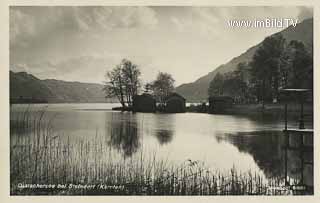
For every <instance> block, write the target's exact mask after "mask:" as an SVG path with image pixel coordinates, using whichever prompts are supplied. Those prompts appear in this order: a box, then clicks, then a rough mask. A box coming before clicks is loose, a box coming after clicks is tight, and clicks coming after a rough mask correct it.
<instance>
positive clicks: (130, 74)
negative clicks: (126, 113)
mask: <svg viewBox="0 0 320 203" xmlns="http://www.w3.org/2000/svg"><path fill="white" fill-rule="evenodd" d="M140 75H141V72H140V70H139V69H138V67H137V65H135V64H133V63H132V62H131V61H129V60H127V59H123V60H122V61H121V63H120V64H119V65H117V66H116V67H115V68H114V69H112V70H111V71H107V73H106V82H105V86H104V91H105V93H106V97H107V98H114V97H117V99H118V100H119V102H120V103H121V105H122V107H126V106H132V98H133V96H134V95H136V94H138V91H139V88H140V84H141V82H140Z"/></svg>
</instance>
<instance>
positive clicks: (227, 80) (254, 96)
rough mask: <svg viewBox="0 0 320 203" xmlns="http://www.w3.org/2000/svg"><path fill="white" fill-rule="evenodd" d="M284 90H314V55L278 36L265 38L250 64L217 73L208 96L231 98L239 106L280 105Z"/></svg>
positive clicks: (300, 45) (301, 44)
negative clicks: (243, 104)
mask: <svg viewBox="0 0 320 203" xmlns="http://www.w3.org/2000/svg"><path fill="white" fill-rule="evenodd" d="M283 88H306V89H311V90H312V89H313V53H312V50H311V52H309V51H308V50H307V49H306V47H305V45H304V44H303V43H302V42H300V41H295V40H293V41H290V42H287V41H286V40H285V38H283V36H282V35H281V34H278V35H274V36H271V37H267V38H265V40H264V41H263V42H262V45H261V46H260V47H259V48H258V49H257V50H256V52H255V54H254V56H253V58H252V60H251V61H250V62H249V63H239V64H238V66H237V69H236V70H235V71H233V72H229V73H225V74H220V73H217V74H216V75H215V77H214V78H213V79H212V81H211V82H210V85H209V88H208V95H209V96H221V95H224V96H231V97H233V98H234V100H235V102H236V103H255V102H262V103H265V102H277V101H278V100H279V96H280V95H279V90H280V89H283Z"/></svg>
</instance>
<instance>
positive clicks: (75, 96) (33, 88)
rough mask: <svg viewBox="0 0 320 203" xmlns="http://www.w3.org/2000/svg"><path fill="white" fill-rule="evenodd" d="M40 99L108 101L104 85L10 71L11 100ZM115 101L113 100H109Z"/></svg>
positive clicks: (48, 100) (73, 101) (55, 101)
mask: <svg viewBox="0 0 320 203" xmlns="http://www.w3.org/2000/svg"><path fill="white" fill-rule="evenodd" d="M19 99H29V100H39V101H46V102H48V103H66V102H70V103H71V102H72V103H82V102H83V103H95V102H107V101H108V100H106V99H105V93H104V92H103V85H102V84H97V83H82V82H77V81H74V82H71V81H63V80H56V79H44V80H41V79H39V78H37V77H35V76H34V75H32V74H30V73H27V72H13V71H10V100H16V101H19ZM109 101H110V102H113V100H109Z"/></svg>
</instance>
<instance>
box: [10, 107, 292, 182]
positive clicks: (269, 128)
mask: <svg viewBox="0 0 320 203" xmlns="http://www.w3.org/2000/svg"><path fill="white" fill-rule="evenodd" d="M114 106H118V104H49V105H48V104H33V105H32V106H31V107H30V109H31V110H32V111H34V112H36V111H37V110H40V109H44V108H45V109H46V117H47V118H53V117H54V119H53V122H52V126H53V129H54V132H55V133H56V134H57V135H59V136H69V137H70V139H71V140H77V139H78V140H79V139H80V140H81V139H83V140H92V139H94V138H95V137H96V136H99V137H100V138H103V139H104V140H107V143H108V145H107V147H110V148H112V149H114V150H115V151H116V152H117V154H118V157H124V158H130V157H134V156H137V154H139V153H138V152H139V151H140V150H143V151H144V152H147V154H152V153H156V154H157V156H158V157H160V158H163V159H166V160H168V161H170V162H173V163H177V164H181V163H183V162H184V161H186V160H188V159H191V160H198V161H201V162H204V163H205V164H206V166H208V167H210V168H214V169H219V170H222V171H223V170H229V169H230V168H232V167H233V166H235V167H236V168H237V169H239V170H240V171H247V170H252V171H258V172H259V173H262V174H264V175H265V176H266V177H270V176H273V175H279V174H280V173H281V171H282V169H281V163H282V150H281V140H282V133H281V130H282V129H283V126H284V124H283V122H282V121H275V120H263V119H258V120H257V119H251V118H248V117H241V116H233V115H210V114H200V113H182V114H160V113H159V114H153V113H135V114H133V113H128V112H124V113H123V112H117V111H111V108H112V107H114ZM26 108H27V105H13V106H12V107H11V122H13V121H14V120H15V119H17V115H18V114H19V112H21V111H24V110H25V109H26ZM290 125H292V126H294V125H296V123H295V122H290ZM11 136H12V137H14V136H15V135H14V133H12V134H11Z"/></svg>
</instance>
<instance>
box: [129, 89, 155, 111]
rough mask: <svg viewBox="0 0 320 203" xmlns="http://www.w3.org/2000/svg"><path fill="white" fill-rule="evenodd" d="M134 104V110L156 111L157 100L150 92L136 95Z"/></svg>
mask: <svg viewBox="0 0 320 203" xmlns="http://www.w3.org/2000/svg"><path fill="white" fill-rule="evenodd" d="M132 106H133V111H134V112H147V113H148V112H156V100H155V99H154V98H153V96H152V95H150V94H146V93H144V94H142V95H136V96H134V97H133V105H132Z"/></svg>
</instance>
